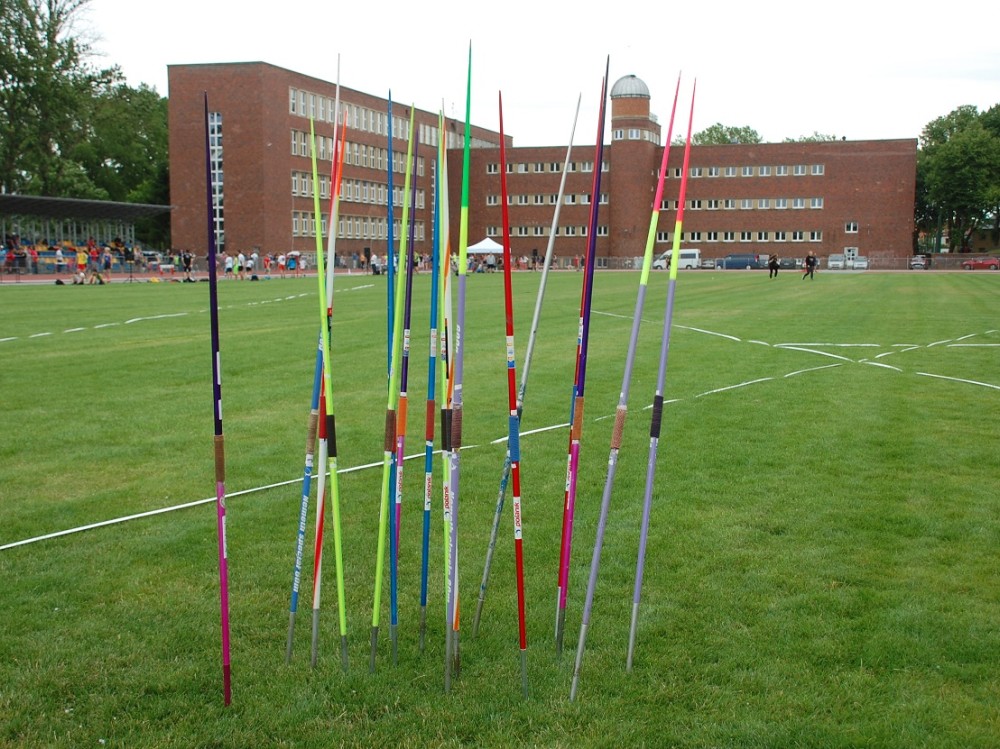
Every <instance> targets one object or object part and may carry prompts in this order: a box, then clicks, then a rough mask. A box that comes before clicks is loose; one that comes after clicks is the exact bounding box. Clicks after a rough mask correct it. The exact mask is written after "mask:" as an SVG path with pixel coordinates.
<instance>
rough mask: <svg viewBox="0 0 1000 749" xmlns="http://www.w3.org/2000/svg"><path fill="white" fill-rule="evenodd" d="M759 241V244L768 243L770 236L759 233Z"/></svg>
mask: <svg viewBox="0 0 1000 749" xmlns="http://www.w3.org/2000/svg"><path fill="white" fill-rule="evenodd" d="M757 241H758V242H767V241H768V234H767V232H766V231H759V232H757Z"/></svg>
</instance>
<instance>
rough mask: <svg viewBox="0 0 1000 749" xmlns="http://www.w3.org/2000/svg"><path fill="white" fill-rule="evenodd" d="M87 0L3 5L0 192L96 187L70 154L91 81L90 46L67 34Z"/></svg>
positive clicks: (81, 132)
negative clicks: (86, 62) (90, 183)
mask: <svg viewBox="0 0 1000 749" xmlns="http://www.w3.org/2000/svg"><path fill="white" fill-rule="evenodd" d="M89 2H90V0H5V1H4V2H3V3H0V29H2V32H0V33H2V35H3V38H2V40H0V43H2V51H0V123H2V124H0V189H4V190H6V191H7V192H28V193H37V194H44V195H66V194H68V193H70V192H72V193H74V194H76V196H77V197H90V196H91V195H90V194H85V195H80V194H79V193H81V192H83V193H93V186H92V185H89V184H88V180H87V179H86V175H85V174H83V173H82V171H81V170H80V169H79V167H78V166H77V165H74V164H73V163H72V162H71V161H68V160H67V159H66V158H65V156H66V154H67V153H68V152H69V151H71V150H72V149H73V147H74V146H75V145H76V144H77V143H79V142H80V141H81V140H82V139H83V138H84V137H85V128H84V125H83V123H84V121H85V118H86V115H87V112H88V110H89V103H90V99H91V96H92V93H93V91H94V86H95V84H96V82H97V81H98V80H100V79H101V77H103V76H105V75H107V73H100V72H98V71H95V70H93V69H92V68H89V67H88V66H87V65H86V64H85V62H84V58H85V56H86V55H87V54H88V48H87V45H86V44H84V43H82V42H80V41H79V40H78V39H77V38H75V37H73V36H72V35H71V34H70V33H69V32H70V27H71V25H72V22H73V19H74V17H75V16H77V15H78V14H79V12H80V10H81V9H82V8H83V7H84V6H86V5H87V4H88V3H89Z"/></svg>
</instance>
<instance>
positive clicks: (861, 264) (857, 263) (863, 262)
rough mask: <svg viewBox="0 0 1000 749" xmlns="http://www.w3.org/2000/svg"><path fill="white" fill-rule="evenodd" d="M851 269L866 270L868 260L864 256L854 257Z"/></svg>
mask: <svg viewBox="0 0 1000 749" xmlns="http://www.w3.org/2000/svg"><path fill="white" fill-rule="evenodd" d="M852 267H853V268H854V270H868V258H867V257H865V256H864V255H856V256H855V257H854V265H853V266H852Z"/></svg>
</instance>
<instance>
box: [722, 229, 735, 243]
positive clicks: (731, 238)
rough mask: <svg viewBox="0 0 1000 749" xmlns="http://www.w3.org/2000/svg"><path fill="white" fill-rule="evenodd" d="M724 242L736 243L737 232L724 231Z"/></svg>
mask: <svg viewBox="0 0 1000 749" xmlns="http://www.w3.org/2000/svg"><path fill="white" fill-rule="evenodd" d="M722 241H723V242H735V241H736V232H733V231H724V232H722Z"/></svg>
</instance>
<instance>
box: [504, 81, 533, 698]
mask: <svg viewBox="0 0 1000 749" xmlns="http://www.w3.org/2000/svg"><path fill="white" fill-rule="evenodd" d="M498 103H499V110H500V163H501V164H502V165H504V166H503V167H502V168H501V169H500V205H501V213H502V215H503V290H504V295H503V296H504V312H505V318H506V330H505V332H506V337H507V340H506V344H507V346H506V348H507V407H508V409H509V414H508V418H507V455H508V457H509V459H510V475H511V504H512V506H513V507H512V509H513V511H514V567H515V573H516V576H517V632H518V643H519V645H520V649H521V651H520V655H521V691H522V692H523V693H524V696H525V697H527V696H528V632H527V626H526V624H525V613H524V551H523V538H522V535H523V528H522V525H521V521H522V515H521V447H520V445H521V434H520V430H521V424H520V419H519V418H518V413H517V387H516V386H515V384H514V370H515V368H516V366H517V364H516V362H515V359H514V298H513V293H512V289H511V270H510V219H509V217H508V215H507V214H508V208H507V168H506V164H507V152H506V149H505V148H504V137H503V96H498Z"/></svg>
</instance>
